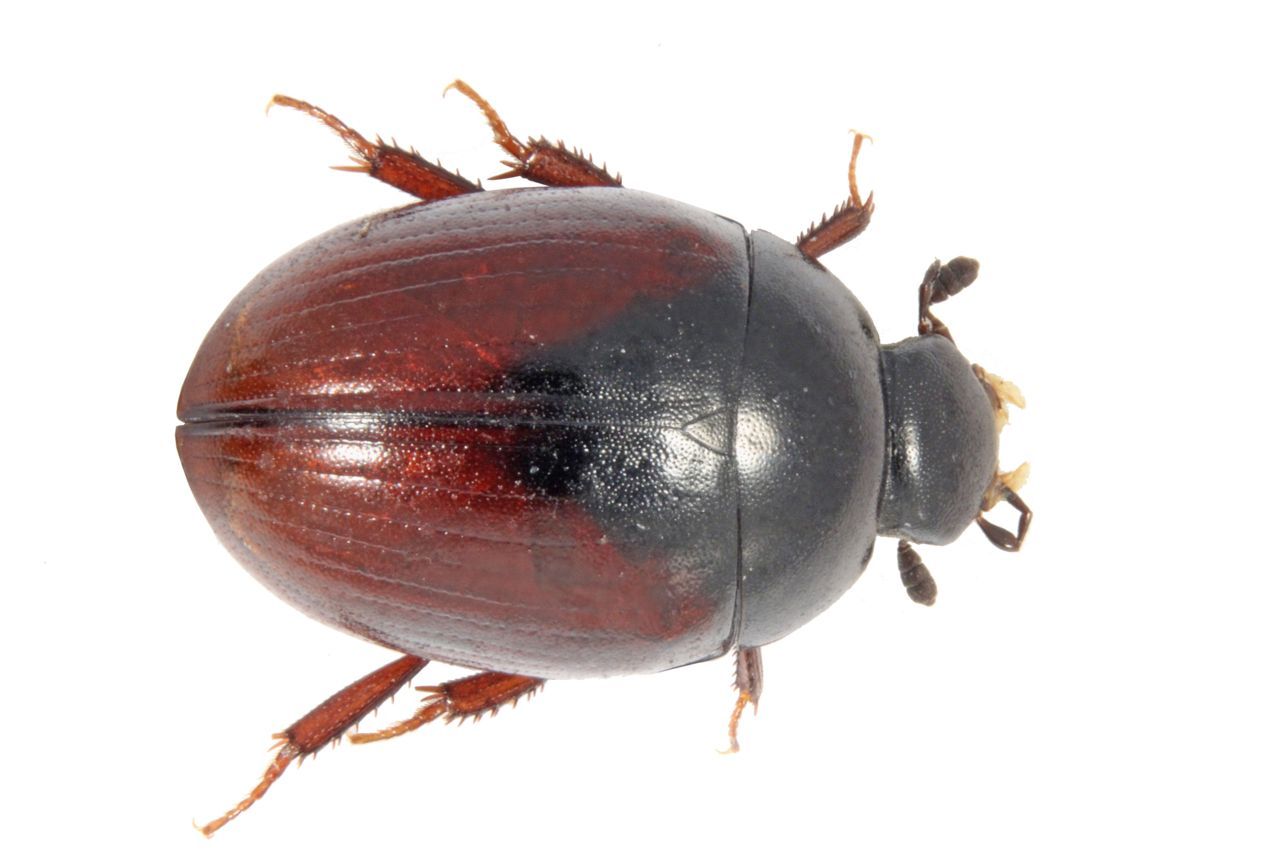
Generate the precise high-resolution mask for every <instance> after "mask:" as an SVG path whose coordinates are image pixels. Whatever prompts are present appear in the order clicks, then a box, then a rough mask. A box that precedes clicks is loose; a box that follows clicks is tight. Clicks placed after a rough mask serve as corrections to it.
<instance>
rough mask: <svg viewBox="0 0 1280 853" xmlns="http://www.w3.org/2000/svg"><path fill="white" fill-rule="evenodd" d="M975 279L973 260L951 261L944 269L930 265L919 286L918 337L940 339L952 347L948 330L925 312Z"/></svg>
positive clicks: (936, 263)
mask: <svg viewBox="0 0 1280 853" xmlns="http://www.w3.org/2000/svg"><path fill="white" fill-rule="evenodd" d="M977 277H978V262H977V261H975V260H974V259H973V258H965V257H960V258H952V259H951V260H949V261H947V262H946V264H945V265H944V264H943V263H942V262H941V261H936V260H935V261H934V262H933V263H932V264H930V265H929V269H927V270H925V273H924V281H922V282H920V317H919V323H918V327H917V328H918V330H919V333H920V334H922V335H942V336H943V337H944V338H946V339H947V340H949V341H951V342H952V343H955V339H954V338H952V337H951V330H950V329H948V328H947V326H946V324H945V323H943V322H942V321H941V320H939V319H938V318H937V317H935V316H933V312H932V311H930V310H929V307H930V306H931V305H937V304H938V303H939V302H945V301H946V300H947V297H950V296H955V295H956V294H957V293H959V292H960V291H962V290H964V289H965V288H966V287H968V286H969V285H971V284H973V282H974V280H975V279H977Z"/></svg>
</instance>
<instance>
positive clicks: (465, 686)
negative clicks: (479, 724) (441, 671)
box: [348, 672, 546, 743]
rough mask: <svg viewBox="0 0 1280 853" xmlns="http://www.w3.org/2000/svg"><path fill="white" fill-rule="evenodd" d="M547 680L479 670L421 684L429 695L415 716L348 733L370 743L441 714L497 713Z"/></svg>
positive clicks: (357, 740)
mask: <svg viewBox="0 0 1280 853" xmlns="http://www.w3.org/2000/svg"><path fill="white" fill-rule="evenodd" d="M544 684H546V680H545V679H542V678H529V677H527V676H523V675H508V674H507V673H505V672H480V673H477V674H475V675H470V676H467V677H466V678H459V679H457V680H455V681H448V682H445V683H444V684H438V685H436V686H434V687H419V688H418V689H419V690H420V691H422V692H423V693H426V694H427V695H426V696H425V697H424V698H423V700H422V704H421V705H419V706H418V710H417V712H416V713H414V715H413V716H412V717H410V718H409V719H407V720H404V721H403V722H400V723H396V724H395V725H393V726H388V727H387V728H385V729H380V730H379V731H376V732H368V733H367V734H353V735H349V736H348V737H349V738H350V740H351V742H352V743H371V742H373V741H375V740H387V739H388V738H393V737H399V736H400V735H403V734H408V733H409V732H411V731H413V730H414V729H417V728H421V727H422V726H425V725H426V724H427V723H429V722H431V721H432V720H435V719H437V718H439V717H444V720H445V722H449V721H451V720H460V719H465V718H467V717H479V716H481V715H483V714H484V713H486V712H488V713H491V714H493V713H497V711H498V709H499V708H501V707H502V706H503V705H507V704H511V705H514V704H516V703H517V702H518V701H520V699H521V698H522V697H524V696H528V695H529V694H531V693H533V692H534V691H535V690H537V689H538V688H539V687H541V686H542V685H544Z"/></svg>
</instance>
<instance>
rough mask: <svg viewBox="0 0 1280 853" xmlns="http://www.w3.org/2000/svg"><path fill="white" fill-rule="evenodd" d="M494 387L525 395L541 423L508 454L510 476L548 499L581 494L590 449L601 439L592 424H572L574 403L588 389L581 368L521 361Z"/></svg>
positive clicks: (502, 390)
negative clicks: (510, 454) (510, 461)
mask: <svg viewBox="0 0 1280 853" xmlns="http://www.w3.org/2000/svg"><path fill="white" fill-rule="evenodd" d="M496 390H498V391H499V392H500V393H504V394H509V395H512V396H513V397H514V398H515V399H521V398H527V399H528V400H529V401H530V403H529V405H530V407H531V408H532V409H533V410H534V411H535V412H536V415H537V418H538V420H541V421H543V422H544V423H545V424H546V425H545V426H540V427H538V428H537V434H536V435H534V436H529V437H528V440H526V441H523V442H521V443H520V444H519V446H518V448H517V449H516V450H515V452H514V453H513V454H512V456H511V459H512V471H511V476H512V479H514V480H516V481H519V482H523V483H525V484H527V485H528V486H529V487H530V489H531V490H532V491H534V492H535V493H537V494H541V495H546V496H548V497H553V498H576V497H579V496H581V494H582V492H583V479H584V473H585V471H586V469H587V468H588V466H589V465H590V463H591V453H592V448H593V447H594V446H596V445H597V444H598V443H599V441H600V436H599V428H598V427H597V426H596V425H594V424H592V423H590V422H589V421H588V422H578V423H573V421H574V420H575V418H574V412H573V410H574V408H575V407H574V405H573V402H574V401H575V400H580V399H582V398H583V397H584V396H585V395H586V393H587V382H586V380H585V379H584V378H583V376H582V374H581V372H579V370H578V369H577V368H574V367H571V366H566V365H563V364H556V363H546V364H543V363H538V364H526V365H522V366H521V367H518V368H516V369H515V370H513V371H511V372H510V373H508V374H506V376H504V377H503V378H502V380H501V381H500V384H499V387H498V389H496Z"/></svg>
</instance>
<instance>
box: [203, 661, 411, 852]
mask: <svg viewBox="0 0 1280 853" xmlns="http://www.w3.org/2000/svg"><path fill="white" fill-rule="evenodd" d="M426 665H427V662H426V661H425V660H423V659H422V658H418V657H414V656H413V655H405V656H404V657H402V658H400V659H399V660H397V661H395V662H393V663H389V664H387V665H386V666H384V667H382V668H381V669H379V670H376V671H374V672H371V673H369V674H368V675H366V676H365V677H364V678H362V679H360V680H359V681H357V682H355V683H353V684H350V685H348V686H347V687H344V688H342V689H341V690H339V691H338V692H337V693H335V694H333V695H332V696H330V697H329V698H328V699H326V700H324V701H323V702H321V703H320V704H319V705H317V706H316V707H315V708H313V709H312V710H311V711H309V712H308V713H307V714H306V715H304V716H303V717H302V718H301V719H300V720H298V721H297V722H296V723H294V724H293V725H291V726H289V728H287V729H285V730H284V731H282V732H280V733H278V734H276V735H275V736H274V737H275V738H276V739H277V741H278V742H279V743H278V749H277V750H276V755H275V758H274V759H272V761H271V763H270V764H269V765H267V770H266V772H265V773H263V774H262V781H261V782H259V783H258V784H257V786H256V787H255V788H254V789H253V790H252V791H250V792H249V795H248V796H247V797H245V798H244V799H243V800H241V801H240V802H239V803H237V804H236V806H235V807H234V808H232V809H231V810H230V811H228V812H227V813H226V814H224V815H223V816H222V817H220V818H218V819H217V820H214V821H211V822H209V823H206V824H205V825H204V826H201V827H198V828H199V830H200V831H201V832H203V833H204V834H205V836H206V837H208V836H211V835H213V834H214V833H215V832H217V831H218V830H219V829H221V828H222V827H224V826H226V825H227V823H229V822H230V821H231V820H233V819H234V818H235V817H236V816H237V815H239V814H240V813H241V812H243V811H244V810H245V809H247V808H249V806H251V805H253V804H254V803H256V802H257V801H258V800H260V799H262V795H263V794H265V793H266V792H267V789H268V788H270V787H271V786H272V785H273V784H274V783H275V781H276V780H277V779H279V778H280V777H281V776H282V775H283V774H284V771H285V770H287V769H289V762H291V761H293V760H294V759H295V758H296V759H298V760H299V761H301V760H302V759H303V758H306V757H307V756H308V755H311V754H313V753H315V752H316V751H317V750H319V749H320V748H321V747H322V746H324V745H325V744H327V743H331V742H333V741H334V740H336V739H337V738H339V737H341V736H342V733H343V732H345V731H346V730H347V729H349V728H351V727H352V726H354V725H355V724H356V723H358V722H359V721H360V719H361V718H362V717H364V716H365V715H366V714H368V713H369V712H370V711H372V710H373V709H374V708H376V707H378V706H379V705H381V704H382V703H383V702H385V701H386V700H387V699H389V698H391V694H393V693H395V692H396V691H397V690H399V689H400V688H401V687H403V686H404V685H405V684H407V683H408V682H409V679H411V678H413V677H414V676H415V675H417V674H418V671H419V670H421V669H422V668H423V667H424V666H426Z"/></svg>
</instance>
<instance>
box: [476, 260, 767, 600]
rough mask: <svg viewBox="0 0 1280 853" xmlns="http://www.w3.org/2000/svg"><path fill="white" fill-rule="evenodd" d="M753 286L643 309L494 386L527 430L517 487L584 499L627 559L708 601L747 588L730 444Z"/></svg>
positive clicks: (725, 285)
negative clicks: (739, 580) (657, 569)
mask: <svg viewBox="0 0 1280 853" xmlns="http://www.w3.org/2000/svg"><path fill="white" fill-rule="evenodd" d="M728 272H729V270H726V273H728ZM744 284H745V282H743V281H742V280H741V279H740V278H738V277H737V276H736V275H725V276H724V277H723V278H718V279H717V278H715V277H710V278H709V279H708V280H707V281H705V282H704V283H703V284H702V285H700V286H699V287H697V288H692V289H689V290H686V291H683V292H681V293H678V294H676V295H674V296H672V297H669V298H648V297H638V298H636V299H635V300H634V301H633V302H632V303H631V304H630V305H628V306H627V308H626V309H625V310H624V311H622V312H620V313H619V314H618V315H617V316H616V317H614V318H611V321H610V322H608V323H606V324H604V325H601V326H596V327H594V328H590V329H587V330H584V332H583V334H582V335H581V336H580V337H579V338H577V339H576V340H571V341H567V342H564V343H560V344H557V345H555V346H548V347H546V348H544V349H539V350H538V351H537V354H536V356H534V357H533V358H531V359H529V360H527V361H525V362H524V363H523V364H519V365H517V366H516V367H515V368H513V369H512V370H510V371H509V372H508V373H507V374H506V375H505V376H504V377H503V378H502V379H500V380H497V382H496V383H495V386H494V391H495V392H496V394H497V396H498V397H499V398H500V399H502V405H503V406H504V407H505V408H504V411H506V412H509V413H510V414H511V415H512V422H513V423H518V424H519V426H518V427H516V429H515V432H516V433H517V440H516V441H513V442H512V443H515V444H518V447H515V448H513V449H511V450H508V451H507V452H506V453H505V454H504V459H505V460H506V462H505V464H506V465H508V466H509V469H508V476H509V477H510V478H511V480H512V481H519V482H521V483H523V484H524V485H525V486H527V487H529V490H530V492H533V493H536V494H541V495H544V496H547V497H552V498H566V499H570V500H573V501H574V502H575V503H576V504H577V505H578V506H579V507H581V508H582V509H584V510H586V512H587V513H588V514H589V515H590V517H591V518H592V519H593V520H594V521H595V523H596V524H598V525H599V526H600V528H601V530H602V532H603V533H604V534H605V538H606V540H607V541H608V542H609V543H610V544H611V545H612V546H613V547H615V548H617V549H618V550H619V551H620V552H621V553H623V554H624V555H625V556H626V557H627V559H629V560H633V561H635V562H637V563H640V562H644V561H649V560H659V561H661V562H662V563H664V564H667V565H669V566H670V570H671V571H673V572H675V571H679V572H681V573H682V575H683V577H684V578H686V580H684V581H683V582H684V583H692V584H695V585H697V586H702V585H703V584H705V585H706V587H707V588H708V590H712V589H713V588H714V585H715V584H717V583H723V582H724V578H734V579H736V576H737V554H738V542H737V494H736V489H735V488H734V486H735V482H734V475H733V456H732V448H731V446H730V445H731V438H730V436H731V434H732V431H731V424H732V413H733V408H732V405H731V403H732V401H733V399H734V398H735V397H736V393H737V388H738V382H739V380H738V371H739V365H740V362H741V346H742V328H743V325H744V324H745V321H746V316H745V315H746V312H745V307H746V305H745V302H746V300H745V292H744ZM713 578H714V580H713ZM735 585H736V584H735V583H734V581H730V582H729V587H728V588H730V589H732V586H735ZM716 594H718V595H719V594H723V593H716Z"/></svg>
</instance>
